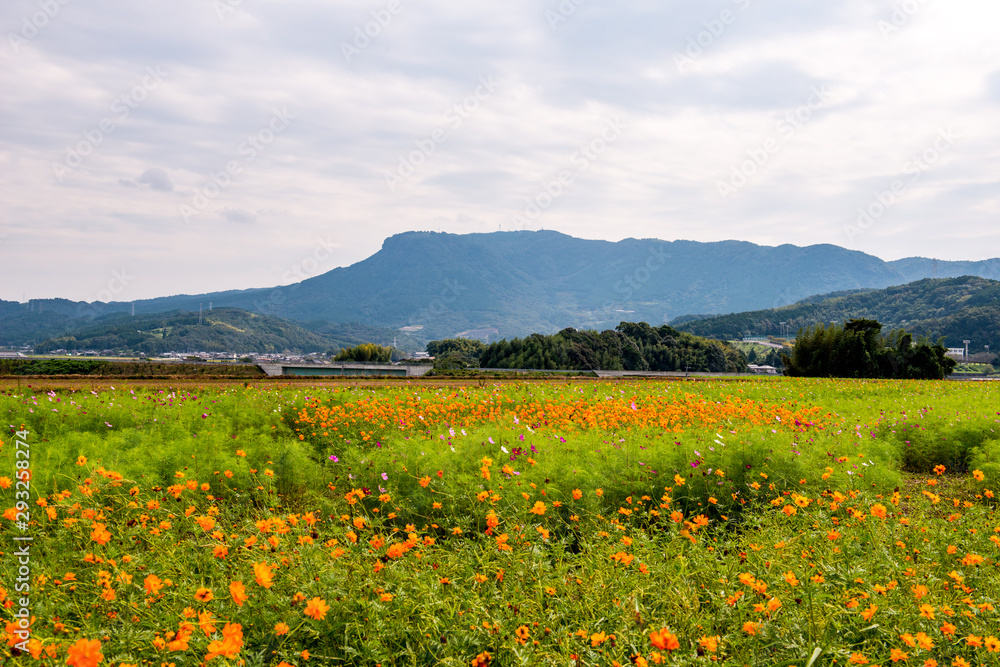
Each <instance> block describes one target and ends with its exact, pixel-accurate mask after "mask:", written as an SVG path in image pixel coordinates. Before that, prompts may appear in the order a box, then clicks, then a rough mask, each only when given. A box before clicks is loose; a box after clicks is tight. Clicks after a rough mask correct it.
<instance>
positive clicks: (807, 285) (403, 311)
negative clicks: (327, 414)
mask: <svg viewBox="0 0 1000 667" xmlns="http://www.w3.org/2000/svg"><path fill="white" fill-rule="evenodd" d="M958 270H962V271H963V272H966V271H967V272H971V273H973V274H976V273H977V272H978V273H983V274H986V273H989V274H990V275H991V276H997V273H998V271H1000V260H986V261H984V262H936V261H935V260H923V259H921V258H909V259H906V260H897V261H896V262H885V261H883V260H881V259H879V258H877V257H873V256H871V255H867V254H865V253H862V252H858V251H854V250H847V249H845V248H841V247H838V246H834V245H813V246H807V247H798V246H793V245H787V244H786V245H781V246H777V247H770V246H759V245H755V244H753V243H747V242H744V241H720V242H714V243H700V242H695V241H659V240H656V239H625V240H623V241H619V242H616V243H612V242H608V241H593V240H585V239H578V238H573V237H570V236H566V235H564V234H560V233H558V232H553V231H539V232H529V231H518V232H493V233H488V234H463V235H458V234H446V233H434V232H407V233H403V234H397V235H395V236H392V237H390V238H388V239H386V240H385V242H384V243H383V245H382V248H381V249H380V250H379V251H378V252H377V253H375V254H374V255H372V256H371V257H369V258H367V259H365V260H362V261H360V262H358V263H356V264H353V265H351V266H348V267H341V268H337V269H333V270H332V271H329V272H327V273H324V274H322V275H319V276H315V277H313V278H309V279H307V280H304V281H302V282H300V283H296V284H294V285H288V286H280V287H273V288H266V289H251V290H235V291H228V292H214V293H210V294H202V295H179V296H170V297H162V298H157V299H148V300H144V301H136V302H135V303H134V307H135V311H136V313H158V312H166V311H176V310H184V311H197V310H198V309H199V307H200V305H201V304H207V303H208V302H212V303H213V304H214V305H215V306H216V307H220V306H227V307H234V308H241V309H244V310H248V311H252V312H256V313H260V314H265V315H273V316H278V317H283V318H287V319H290V320H295V321H298V322H333V323H343V322H362V323H365V324H368V325H372V326H377V327H385V328H393V329H402V328H404V327H406V328H407V331H404V332H400V335H403V334H408V335H412V338H413V340H414V341H417V340H423V341H426V340H431V339H435V338H446V337H450V336H454V335H455V334H457V333H459V332H463V331H468V330H479V329H482V330H491V329H496V330H498V331H499V336H501V337H507V338H512V337H515V336H525V335H529V334H531V333H534V332H539V333H554V332H557V331H560V330H562V329H563V328H566V327H575V328H578V329H608V328H614V327H615V326H617V325H618V323H620V322H622V321H624V320H629V321H646V322H649V323H650V324H653V325H658V324H661V323H664V322H667V321H670V320H673V319H674V318H676V317H677V316H678V315H683V314H685V313H704V314H709V315H711V314H718V313H726V312H736V311H744V310H753V309H760V308H775V307H779V306H784V305H788V304H792V303H795V302H797V301H799V300H800V299H803V298H805V297H809V296H811V295H816V294H826V293H830V292H835V291H845V290H857V289H862V288H884V287H888V286H890V285H899V284H903V283H906V282H909V281H910V280H911V279H913V277H914V276H916V277H918V278H928V277H932V276H933V275H934V272H937V273H938V274H946V273H949V272H951V271H958ZM997 277H1000V276H997ZM132 305H133V304H129V303H111V304H104V303H93V304H81V303H73V302H69V301H62V300H57V299H52V300H36V301H32V302H31V304H29V306H28V308H27V309H26V308H25V306H24V305H23V304H11V303H10V302H3V303H0V344H10V341H15V340H19V341H33V342H37V341H38V340H40V336H42V335H43V334H44V332H45V331H46V327H50V326H51V327H57V328H58V327H60V326H63V327H65V326H66V325H67V322H73V321H75V320H74V319H73V318H81V317H82V318H95V317H100V316H101V315H105V314H107V313H110V312H124V311H126V310H128V309H130V308H131V306H132ZM64 330H65V329H64ZM49 335H52V334H49ZM495 336H496V334H494V337H495Z"/></svg>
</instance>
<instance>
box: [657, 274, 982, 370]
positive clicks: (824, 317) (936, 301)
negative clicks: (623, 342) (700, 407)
mask: <svg viewBox="0 0 1000 667" xmlns="http://www.w3.org/2000/svg"><path fill="white" fill-rule="evenodd" d="M860 318H866V319H874V320H878V321H879V322H881V323H882V325H883V331H885V330H888V329H906V330H907V331H909V332H910V333H913V334H916V335H917V336H927V337H929V338H931V340H935V341H936V340H937V339H938V338H940V337H944V341H943V342H944V344H945V345H946V346H947V347H962V346H963V343H962V341H963V340H970V341H971V343H970V346H969V351H970V353H978V352H983V346H985V345H989V346H990V350H992V351H993V352H996V351H998V350H1000V282H998V281H996V280H989V279H986V278H977V277H973V276H963V277H961V278H938V279H932V278H930V279H924V280H918V281H915V282H912V283H909V284H906V285H900V286H896V287H889V288H886V289H878V290H862V291H857V292H852V293H847V294H842V293H840V294H837V293H835V294H828V295H826V296H816V297H811V298H809V299H805V300H803V301H800V302H798V303H796V304H793V305H790V306H785V307H783V308H776V309H766V310H756V311H751V312H743V313H734V314H731V315H721V316H716V317H710V318H706V319H700V320H694V321H686V322H674V323H672V325H673V326H674V327H675V328H676V329H678V330H680V331H687V332H689V333H693V334H696V335H699V336H710V337H715V338H722V339H733V338H741V337H743V336H764V335H777V334H778V333H779V332H780V330H781V323H782V322H785V323H786V324H785V327H786V330H787V331H789V332H791V334H792V335H794V334H795V332H796V331H798V330H799V329H801V328H804V327H808V326H811V325H814V324H818V323H828V322H831V321H836V322H840V323H843V322H844V321H846V320H848V319H860Z"/></svg>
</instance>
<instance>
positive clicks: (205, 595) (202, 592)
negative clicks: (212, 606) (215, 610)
mask: <svg viewBox="0 0 1000 667" xmlns="http://www.w3.org/2000/svg"><path fill="white" fill-rule="evenodd" d="M194 597H195V599H196V600H201V601H202V602H211V601H212V599H213V598H214V597H215V596H214V595H212V590H211V589H209V588H205V587H204V586H202V587H201V588H199V589H198V590H197V591H196V592H195V594H194Z"/></svg>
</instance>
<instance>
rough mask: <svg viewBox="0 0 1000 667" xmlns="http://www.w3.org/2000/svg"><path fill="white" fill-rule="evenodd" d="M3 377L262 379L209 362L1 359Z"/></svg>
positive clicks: (250, 370)
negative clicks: (78, 376) (85, 376)
mask: <svg viewBox="0 0 1000 667" xmlns="http://www.w3.org/2000/svg"><path fill="white" fill-rule="evenodd" d="M3 375H46V376H58V375H88V376H92V377H128V378H168V377H213V378H219V377H224V378H239V379H244V378H245V379H251V378H260V377H264V372H263V371H262V370H261V369H260V367H259V366H257V365H255V364H231V363H226V362H211V363H198V364H185V363H174V362H154V361H148V360H146V361H109V360H99V359H79V358H73V359H69V358H68V359H2V360H0V376H3Z"/></svg>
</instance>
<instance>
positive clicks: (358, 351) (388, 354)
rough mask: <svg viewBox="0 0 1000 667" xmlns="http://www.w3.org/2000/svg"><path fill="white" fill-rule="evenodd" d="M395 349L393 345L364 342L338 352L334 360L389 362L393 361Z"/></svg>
mask: <svg viewBox="0 0 1000 667" xmlns="http://www.w3.org/2000/svg"><path fill="white" fill-rule="evenodd" d="M394 352H395V350H394V349H393V348H391V347H384V346H382V345H376V344H375V343H362V344H361V345H356V346H354V347H349V348H347V349H345V350H341V351H340V352H338V353H337V356H335V357H334V358H333V360H334V361H368V362H378V363H383V364H387V363H389V362H391V361H392V356H393V353H394Z"/></svg>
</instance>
